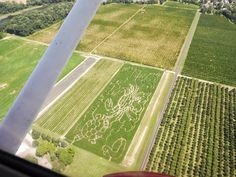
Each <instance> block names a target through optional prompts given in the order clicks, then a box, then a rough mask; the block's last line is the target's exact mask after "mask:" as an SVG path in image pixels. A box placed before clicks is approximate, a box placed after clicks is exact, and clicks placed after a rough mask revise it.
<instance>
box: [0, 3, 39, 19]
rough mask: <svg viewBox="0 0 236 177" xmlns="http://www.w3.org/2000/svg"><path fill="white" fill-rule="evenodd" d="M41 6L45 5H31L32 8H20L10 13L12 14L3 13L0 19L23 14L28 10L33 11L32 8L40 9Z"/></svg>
mask: <svg viewBox="0 0 236 177" xmlns="http://www.w3.org/2000/svg"><path fill="white" fill-rule="evenodd" d="M40 7H43V6H35V7H30V8H27V9H23V10H19V11H16V12H13V13H10V14H5V15H2V16H0V21H1V20H4V19H6V18H8V17H9V16H14V15H19V14H22V13H24V12H27V11H32V10H35V9H38V8H40Z"/></svg>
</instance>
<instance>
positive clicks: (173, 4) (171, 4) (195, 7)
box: [164, 1, 199, 10]
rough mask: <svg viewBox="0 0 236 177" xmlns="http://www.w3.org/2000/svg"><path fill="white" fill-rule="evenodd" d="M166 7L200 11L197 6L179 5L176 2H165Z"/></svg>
mask: <svg viewBox="0 0 236 177" xmlns="http://www.w3.org/2000/svg"><path fill="white" fill-rule="evenodd" d="M164 6H167V7H175V8H186V9H190V10H196V9H199V6H197V5H195V4H188V3H179V2H176V1H167V2H165V4H164Z"/></svg>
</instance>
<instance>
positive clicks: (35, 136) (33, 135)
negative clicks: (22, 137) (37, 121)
mask: <svg viewBox="0 0 236 177" xmlns="http://www.w3.org/2000/svg"><path fill="white" fill-rule="evenodd" d="M31 135H32V138H33V139H34V140H37V139H39V137H40V133H39V132H38V131H37V130H34V129H33V130H32V133H31Z"/></svg>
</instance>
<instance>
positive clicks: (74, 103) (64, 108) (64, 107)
mask: <svg viewBox="0 0 236 177" xmlns="http://www.w3.org/2000/svg"><path fill="white" fill-rule="evenodd" d="M121 66H122V63H120V62H114V61H111V60H100V61H98V63H97V64H96V65H95V66H94V67H93V68H92V69H91V70H90V71H89V72H88V73H87V74H86V75H85V76H83V77H82V78H81V79H80V80H79V82H78V83H77V84H76V85H75V86H74V87H73V88H72V89H71V90H70V91H69V92H68V93H66V94H65V95H64V96H63V97H62V98H61V99H60V100H59V101H58V102H57V103H56V104H55V105H54V106H53V107H52V108H50V109H49V110H48V111H47V112H45V113H44V114H43V115H42V116H41V117H40V118H39V119H38V121H37V122H36V125H35V126H36V128H37V126H38V127H40V128H44V129H47V130H50V131H51V132H53V133H56V134H58V135H62V134H63V133H65V132H66V131H67V129H68V128H69V127H70V126H71V124H72V123H73V122H74V121H76V120H77V119H78V118H79V117H80V116H81V114H82V112H83V110H85V109H86V107H87V106H88V105H89V104H90V103H91V102H92V101H93V99H94V97H95V96H96V95H97V94H98V93H99V91H100V90H101V89H102V88H103V87H104V85H105V84H106V83H108V82H109V80H110V79H111V78H112V76H113V75H114V74H115V73H116V72H117V71H118V70H119V68H120V67H121Z"/></svg>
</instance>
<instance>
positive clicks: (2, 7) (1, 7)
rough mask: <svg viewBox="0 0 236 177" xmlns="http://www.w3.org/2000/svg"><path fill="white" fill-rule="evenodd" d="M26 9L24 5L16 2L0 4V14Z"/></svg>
mask: <svg viewBox="0 0 236 177" xmlns="http://www.w3.org/2000/svg"><path fill="white" fill-rule="evenodd" d="M25 8H27V5H25V4H21V3H20V4H19V3H16V2H0V14H7V13H13V12H16V11H19V10H22V9H25Z"/></svg>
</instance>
